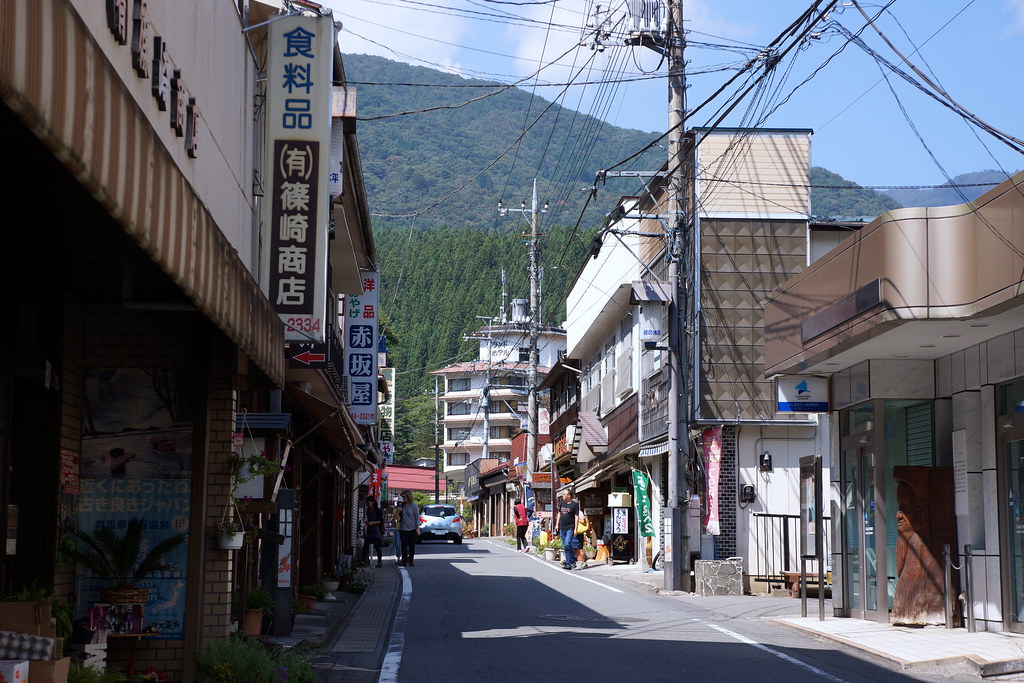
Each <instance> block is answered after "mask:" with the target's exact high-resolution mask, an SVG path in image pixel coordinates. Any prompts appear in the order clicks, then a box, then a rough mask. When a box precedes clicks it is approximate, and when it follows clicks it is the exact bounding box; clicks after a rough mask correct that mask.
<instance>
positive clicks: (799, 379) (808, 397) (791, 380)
mask: <svg viewBox="0 0 1024 683" xmlns="http://www.w3.org/2000/svg"><path fill="white" fill-rule="evenodd" d="M775 403H776V406H775V411H776V412H779V413H827V412H829V393H828V377H804V376H801V375H794V376H785V377H776V378H775Z"/></svg>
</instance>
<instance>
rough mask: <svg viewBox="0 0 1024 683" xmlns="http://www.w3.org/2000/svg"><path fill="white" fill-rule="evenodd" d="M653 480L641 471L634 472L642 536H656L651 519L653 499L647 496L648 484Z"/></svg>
mask: <svg viewBox="0 0 1024 683" xmlns="http://www.w3.org/2000/svg"><path fill="white" fill-rule="evenodd" d="M650 481H651V478H650V477H648V476H647V475H646V474H644V473H643V472H641V471H640V470H633V500H635V501H636V518H637V521H638V522H639V523H640V535H641V536H654V521H653V520H652V519H651V498H650V496H648V495H647V484H649V483H650Z"/></svg>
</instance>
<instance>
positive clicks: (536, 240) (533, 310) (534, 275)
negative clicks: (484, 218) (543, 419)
mask: <svg viewBox="0 0 1024 683" xmlns="http://www.w3.org/2000/svg"><path fill="white" fill-rule="evenodd" d="M547 210H548V205H547V202H545V203H544V208H543V209H540V210H539V211H538V210H537V179H536V178H534V179H533V201H532V202H531V204H530V208H529V209H527V208H526V202H522V204H520V208H518V209H506V208H503V207H502V205H501V202H500V201H499V202H498V215H499V216H507V215H508V214H509V213H510V212H516V213H522V214H524V215H525V214H529V216H530V241H529V244H528V247H527V251H528V256H529V268H530V320H529V332H530V366H529V368H528V369H527V372H526V384H527V390H528V391H529V399H528V403H527V411H526V481H528V482H530V483H531V484H532V483H533V472H534V470H535V469H536V466H537V427H538V422H539V420H538V417H537V366H538V365H540V349H539V348H538V345H537V340H538V338H539V337H540V268H539V267H538V249H539V245H540V234H539V232H538V228H537V218H538V214H541V213H546V212H547ZM552 462H554V461H552ZM552 477H554V473H552Z"/></svg>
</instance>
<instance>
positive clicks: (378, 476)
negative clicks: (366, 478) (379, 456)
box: [366, 469, 384, 502]
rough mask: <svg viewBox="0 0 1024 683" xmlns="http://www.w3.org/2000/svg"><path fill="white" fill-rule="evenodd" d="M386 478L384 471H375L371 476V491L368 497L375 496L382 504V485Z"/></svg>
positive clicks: (368, 492) (367, 493)
mask: <svg viewBox="0 0 1024 683" xmlns="http://www.w3.org/2000/svg"><path fill="white" fill-rule="evenodd" d="M383 477H384V470H383V469H379V470H374V471H373V474H371V475H370V484H369V490H368V491H367V492H366V495H368V496H373V498H374V500H376V501H377V502H380V483H381V480H382V479H383Z"/></svg>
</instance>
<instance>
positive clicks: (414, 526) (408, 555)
mask: <svg viewBox="0 0 1024 683" xmlns="http://www.w3.org/2000/svg"><path fill="white" fill-rule="evenodd" d="M419 532H420V508H419V506H418V505H416V503H414V502H412V494H411V493H409V492H408V491H402V513H401V516H400V518H399V523H398V533H399V534H400V535H401V536H402V555H401V559H400V560H399V561H398V566H399V567H412V566H414V564H413V560H414V559H415V556H416V535H417V534H419Z"/></svg>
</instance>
